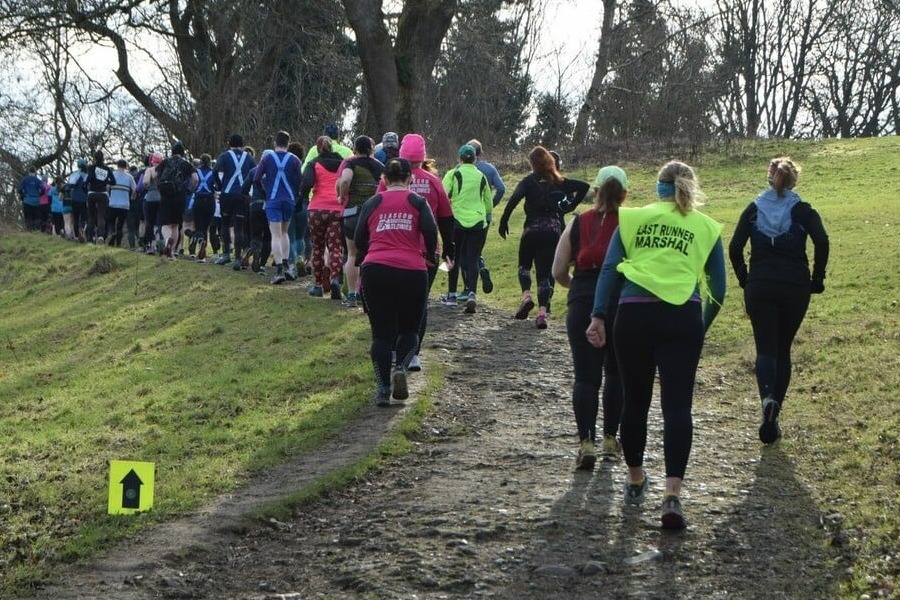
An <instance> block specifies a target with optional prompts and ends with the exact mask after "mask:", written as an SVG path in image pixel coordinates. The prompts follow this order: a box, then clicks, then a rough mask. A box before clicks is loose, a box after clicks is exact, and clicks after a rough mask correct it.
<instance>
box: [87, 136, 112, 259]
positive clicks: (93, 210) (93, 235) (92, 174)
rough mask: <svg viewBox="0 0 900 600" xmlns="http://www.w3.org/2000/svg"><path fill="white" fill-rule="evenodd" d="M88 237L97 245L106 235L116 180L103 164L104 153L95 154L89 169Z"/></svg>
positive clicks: (110, 170) (98, 151) (97, 152)
mask: <svg viewBox="0 0 900 600" xmlns="http://www.w3.org/2000/svg"><path fill="white" fill-rule="evenodd" d="M86 183H87V191H88V194H87V209H88V226H87V229H88V232H87V234H86V235H87V237H88V239H90V240H91V241H93V242H94V243H95V244H102V243H103V240H104V236H105V235H106V209H107V208H109V189H110V187H112V186H113V185H114V184H115V183H116V180H115V179H114V178H113V173H112V169H110V168H109V167H107V166H106V164H105V163H104V162H103V152H101V151H100V150H97V151H96V152H94V162H93V164H91V165H90V166H89V167H88V169H87V178H86Z"/></svg>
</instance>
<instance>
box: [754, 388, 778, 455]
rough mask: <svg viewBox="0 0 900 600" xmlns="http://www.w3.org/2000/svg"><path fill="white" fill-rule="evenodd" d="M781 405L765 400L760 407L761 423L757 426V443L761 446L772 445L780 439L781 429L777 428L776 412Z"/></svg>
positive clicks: (768, 399)
mask: <svg viewBox="0 0 900 600" xmlns="http://www.w3.org/2000/svg"><path fill="white" fill-rule="evenodd" d="M780 408H781V405H780V404H779V403H778V401H777V400H774V399H772V398H766V399H765V400H763V405H762V423H760V425H759V441H761V442H762V443H763V444H772V443H775V442H776V441H778V438H780V437H781V428H780V427H779V426H778V412H779V409H780Z"/></svg>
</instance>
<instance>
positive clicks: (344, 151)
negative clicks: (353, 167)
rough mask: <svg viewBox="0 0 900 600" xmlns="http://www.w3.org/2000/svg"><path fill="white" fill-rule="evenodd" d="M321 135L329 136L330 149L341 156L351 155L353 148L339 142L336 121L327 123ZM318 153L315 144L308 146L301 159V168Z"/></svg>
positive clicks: (339, 136)
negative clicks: (304, 156)
mask: <svg viewBox="0 0 900 600" xmlns="http://www.w3.org/2000/svg"><path fill="white" fill-rule="evenodd" d="M322 135H324V136H325V137H327V138H331V151H332V152H334V153H336V154H338V155H340V157H341V158H350V157H351V156H353V150H351V149H350V148H348V147H347V146H345V145H344V144H342V143H341V141H340V138H341V130H340V128H339V127H338V126H337V124H336V123H329V124H328V125H326V126H325V128H324V129H323V130H322ZM318 155H319V149H318V148H316V145H315V144H313V145H312V147H310V149H309V152H307V153H306V158H305V159H304V160H303V168H304V169H305V168H306V165H308V164H309V163H310V161H312V159H314V158H315V157H317V156H318Z"/></svg>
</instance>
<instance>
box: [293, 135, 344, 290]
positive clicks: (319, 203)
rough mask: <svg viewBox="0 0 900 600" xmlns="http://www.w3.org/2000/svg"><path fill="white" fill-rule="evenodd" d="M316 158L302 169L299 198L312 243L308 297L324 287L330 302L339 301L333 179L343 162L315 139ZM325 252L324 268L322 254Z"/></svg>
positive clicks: (325, 141) (327, 142) (326, 140)
mask: <svg viewBox="0 0 900 600" xmlns="http://www.w3.org/2000/svg"><path fill="white" fill-rule="evenodd" d="M316 149H317V155H316V157H315V158H314V159H312V160H311V161H310V162H308V163H307V164H306V168H305V169H303V183H302V184H301V186H300V199H301V201H302V202H308V203H309V233H310V242H311V244H312V268H313V282H312V284H311V285H310V286H309V290H308V292H309V295H310V296H316V297H322V296H323V295H324V293H325V288H326V287H327V288H328V290H329V291H330V292H331V298H332V299H333V300H340V299H341V282H342V281H343V275H342V274H341V255H342V253H343V238H342V237H341V212H342V211H343V207H342V206H341V203H340V200H338V195H337V180H338V176H339V174H340V168H341V164H343V162H344V161H343V159H342V158H341V157H340V155H339V154H337V153H336V152H334V151H333V150H332V149H331V138H330V137H327V136H324V135H323V136H321V137H319V139H318V140H316ZM326 251H327V253H328V265H327V266H326V264H325V253H326Z"/></svg>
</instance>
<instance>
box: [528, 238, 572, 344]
mask: <svg viewBox="0 0 900 600" xmlns="http://www.w3.org/2000/svg"><path fill="white" fill-rule="evenodd" d="M558 242H559V233H558V232H556V231H549V230H526V231H525V233H524V234H522V238H521V239H520V240H519V285H520V286H521V287H522V291H523V292H524V291H525V290H530V289H531V265H532V264H533V265H534V275H535V277H536V278H537V286H538V287H537V292H538V306H548V305H549V304H550V297H551V296H552V295H553V279H552V277H551V268H552V267H553V255H554V253H555V252H556V244H557V243H558ZM585 328H587V325H585Z"/></svg>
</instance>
